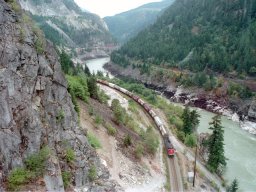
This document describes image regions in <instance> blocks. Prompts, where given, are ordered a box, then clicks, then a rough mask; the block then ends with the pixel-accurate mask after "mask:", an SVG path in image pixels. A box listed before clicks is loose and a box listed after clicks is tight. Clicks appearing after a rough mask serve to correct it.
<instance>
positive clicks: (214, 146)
mask: <svg viewBox="0 0 256 192" xmlns="http://www.w3.org/2000/svg"><path fill="white" fill-rule="evenodd" d="M209 124H210V125H211V127H210V128H209V129H211V130H212V134H211V136H210V138H209V141H208V148H209V157H208V161H207V167H208V168H209V170H210V171H212V172H217V173H219V174H221V173H222V171H223V167H225V166H226V158H225V155H224V129H223V127H222V125H221V116H220V115H217V116H215V117H213V119H212V122H210V123H209Z"/></svg>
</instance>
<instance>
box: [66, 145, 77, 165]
mask: <svg viewBox="0 0 256 192" xmlns="http://www.w3.org/2000/svg"><path fill="white" fill-rule="evenodd" d="M75 158H76V155H75V151H74V150H73V149H71V148H68V149H67V150H66V156H65V159H66V161H67V162H68V163H73V162H74V160H75Z"/></svg>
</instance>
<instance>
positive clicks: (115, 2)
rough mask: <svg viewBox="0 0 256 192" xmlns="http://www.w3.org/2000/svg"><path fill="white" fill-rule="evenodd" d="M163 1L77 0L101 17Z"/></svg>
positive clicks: (80, 4) (83, 6)
mask: <svg viewBox="0 0 256 192" xmlns="http://www.w3.org/2000/svg"><path fill="white" fill-rule="evenodd" d="M157 1H161V0H75V2H76V3H77V4H78V5H79V6H80V7H82V8H84V9H86V10H88V11H90V12H92V13H96V14H98V15H99V16H101V17H105V16H112V15H115V14H117V13H121V12H124V11H127V10H130V9H133V8H136V7H138V6H140V5H143V4H146V3H149V2H157Z"/></svg>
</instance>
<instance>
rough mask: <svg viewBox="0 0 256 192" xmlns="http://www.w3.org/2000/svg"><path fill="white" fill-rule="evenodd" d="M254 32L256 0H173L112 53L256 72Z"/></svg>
mask: <svg viewBox="0 0 256 192" xmlns="http://www.w3.org/2000/svg"><path fill="white" fill-rule="evenodd" d="M255 31H256V1H253V0H239V1H238V0H236V1H230V0H178V1H176V2H175V3H174V4H173V5H172V6H170V7H169V8H168V9H167V10H166V11H165V12H164V14H163V15H162V16H161V17H159V18H158V20H157V21H156V23H155V24H154V25H152V26H151V27H149V28H147V29H145V30H144V31H143V32H141V33H140V34H138V36H136V37H135V38H133V39H132V40H130V41H128V42H127V43H126V44H125V45H124V46H123V47H122V48H121V49H120V50H119V51H117V52H115V53H114V54H112V56H113V57H112V58H113V60H114V62H116V63H119V64H121V63H123V65H127V64H128V63H129V62H127V60H131V59H133V60H140V61H142V62H144V63H147V64H153V65H165V66H166V67H179V68H186V69H190V70H192V71H195V72H198V71H203V70H212V71H215V72H221V73H228V72H232V73H239V74H243V75H244V74H250V75H256V36H255Z"/></svg>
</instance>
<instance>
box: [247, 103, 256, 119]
mask: <svg viewBox="0 0 256 192" xmlns="http://www.w3.org/2000/svg"><path fill="white" fill-rule="evenodd" d="M248 117H249V119H250V120H253V121H256V101H253V102H252V103H251V105H250V108H249V111H248Z"/></svg>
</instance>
